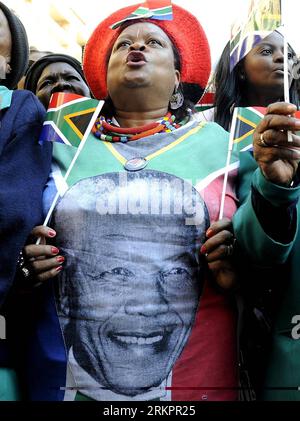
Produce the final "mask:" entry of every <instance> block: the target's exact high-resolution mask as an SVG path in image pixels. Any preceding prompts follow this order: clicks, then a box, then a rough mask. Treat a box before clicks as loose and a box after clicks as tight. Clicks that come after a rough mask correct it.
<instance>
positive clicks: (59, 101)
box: [39, 92, 99, 147]
mask: <svg viewBox="0 0 300 421" xmlns="http://www.w3.org/2000/svg"><path fill="white" fill-rule="evenodd" d="M98 103H99V101H97V100H96V99H91V98H86V97H84V96H80V95H75V94H70V93H64V92H59V93H55V94H53V95H52V97H51V100H50V103H49V107H48V110H47V114H46V118H45V121H44V125H43V128H42V132H41V135H40V139H39V142H40V143H43V142H47V141H48V142H49V141H50V142H59V143H65V144H66V145H70V146H76V147H78V146H79V144H80V142H81V140H82V138H83V135H84V133H85V130H86V128H87V126H88V124H89V122H90V119H91V117H92V115H93V113H94V111H95V109H96V107H97V105H98Z"/></svg>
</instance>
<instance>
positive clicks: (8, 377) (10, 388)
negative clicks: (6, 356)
mask: <svg viewBox="0 0 300 421" xmlns="http://www.w3.org/2000/svg"><path fill="white" fill-rule="evenodd" d="M20 399H21V397H20V391H19V387H18V380H17V376H16V373H15V371H14V370H12V369H10V368H0V401H1V402H2V401H18V400H20Z"/></svg>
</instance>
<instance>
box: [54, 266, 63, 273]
mask: <svg viewBox="0 0 300 421" xmlns="http://www.w3.org/2000/svg"><path fill="white" fill-rule="evenodd" d="M62 269H63V267H62V266H58V267H57V268H56V269H55V270H56V272H60V271H61V270H62Z"/></svg>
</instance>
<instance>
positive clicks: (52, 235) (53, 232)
mask: <svg viewBox="0 0 300 421" xmlns="http://www.w3.org/2000/svg"><path fill="white" fill-rule="evenodd" d="M48 235H49V237H55V236H56V232H55V231H53V230H49V231H48Z"/></svg>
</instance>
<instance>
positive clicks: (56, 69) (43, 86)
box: [36, 62, 90, 108]
mask: <svg viewBox="0 0 300 421" xmlns="http://www.w3.org/2000/svg"><path fill="white" fill-rule="evenodd" d="M55 92H69V93H73V94H77V95H82V96H86V97H90V91H89V88H88V87H87V85H86V83H85V82H84V80H83V79H82V77H81V76H80V74H79V73H78V72H77V71H76V70H75V69H74V68H73V67H72V66H71V65H70V64H68V63H65V62H57V63H51V64H49V65H48V66H47V67H45V69H44V70H43V72H42V74H41V76H40V78H39V80H38V83H37V87H36V96H37V97H38V99H39V100H40V101H41V103H42V104H43V105H44V107H45V108H47V107H48V104H49V101H50V97H51V95H52V94H53V93H55Z"/></svg>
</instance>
